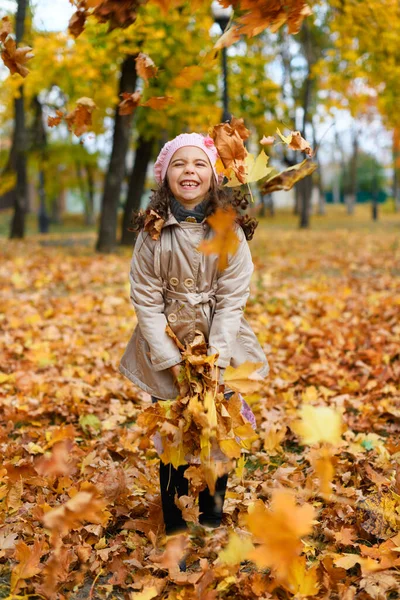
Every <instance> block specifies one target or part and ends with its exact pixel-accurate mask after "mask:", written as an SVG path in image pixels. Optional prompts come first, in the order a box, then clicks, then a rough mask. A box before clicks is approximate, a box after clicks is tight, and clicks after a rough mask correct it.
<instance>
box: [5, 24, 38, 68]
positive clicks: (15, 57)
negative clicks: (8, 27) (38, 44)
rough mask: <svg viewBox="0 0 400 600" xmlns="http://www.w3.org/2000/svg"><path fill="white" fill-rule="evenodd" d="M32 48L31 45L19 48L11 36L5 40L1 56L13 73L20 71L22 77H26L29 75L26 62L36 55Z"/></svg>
mask: <svg viewBox="0 0 400 600" xmlns="http://www.w3.org/2000/svg"><path fill="white" fill-rule="evenodd" d="M3 35H4V34H3ZM31 50H32V48H31V47H30V46H25V47H23V48H17V46H16V44H15V41H14V40H13V39H12V38H11V37H8V38H7V39H5V41H4V42H3V50H2V52H1V58H2V59H3V62H4V64H5V65H6V67H8V68H9V69H10V72H11V74H12V75H13V74H14V73H19V75H21V77H26V76H27V75H28V73H29V69H27V68H26V67H25V66H24V64H25V63H26V62H28V60H30V59H31V58H33V57H34V54H33V53H32V52H31Z"/></svg>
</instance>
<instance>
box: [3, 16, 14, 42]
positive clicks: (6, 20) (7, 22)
mask: <svg viewBox="0 0 400 600" xmlns="http://www.w3.org/2000/svg"><path fill="white" fill-rule="evenodd" d="M11 32H12V25H11V21H10V19H9V18H8V17H3V18H2V19H1V20H0V42H1V43H3V44H4V42H5V40H6V38H7V36H8V34H9V33H11Z"/></svg>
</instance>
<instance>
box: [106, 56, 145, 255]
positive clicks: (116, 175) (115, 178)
mask: <svg viewBox="0 0 400 600" xmlns="http://www.w3.org/2000/svg"><path fill="white" fill-rule="evenodd" d="M136 79H137V76H136V70H135V61H134V57H133V56H127V57H126V58H125V60H124V62H123V63H122V68H121V78H120V83H119V93H120V94H122V92H129V93H133V92H134V91H135V87H136ZM131 124H132V115H124V116H121V115H120V114H119V110H118V106H117V107H116V109H115V120H114V134H113V146H112V151H111V157H110V162H109V165H108V171H107V175H106V178H105V183H104V191H103V197H102V201H101V215H100V231H99V235H98V238H97V244H96V250H97V251H98V252H112V251H113V250H114V249H115V246H116V242H117V225H118V207H119V200H120V194H121V185H122V181H123V178H124V176H125V160H126V154H127V151H128V148H129V140H130V134H131Z"/></svg>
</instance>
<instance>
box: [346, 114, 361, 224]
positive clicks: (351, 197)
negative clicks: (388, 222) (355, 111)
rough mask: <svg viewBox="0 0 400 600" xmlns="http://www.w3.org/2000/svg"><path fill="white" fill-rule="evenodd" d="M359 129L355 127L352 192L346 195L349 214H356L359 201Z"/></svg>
mask: <svg viewBox="0 0 400 600" xmlns="http://www.w3.org/2000/svg"><path fill="white" fill-rule="evenodd" d="M357 166H358V131H357V128H356V127H355V126H354V128H353V154H352V157H351V163H350V193H349V194H348V195H347V196H346V200H347V201H346V204H347V214H348V215H353V214H354V207H355V204H356V201H357Z"/></svg>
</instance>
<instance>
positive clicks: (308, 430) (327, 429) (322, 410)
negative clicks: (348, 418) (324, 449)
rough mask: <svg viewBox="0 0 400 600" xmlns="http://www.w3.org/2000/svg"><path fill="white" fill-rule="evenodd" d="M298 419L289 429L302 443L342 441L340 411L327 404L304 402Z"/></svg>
mask: <svg viewBox="0 0 400 600" xmlns="http://www.w3.org/2000/svg"><path fill="white" fill-rule="evenodd" d="M299 416H300V420H299V421H297V422H296V423H293V424H292V425H291V429H293V431H294V432H295V433H297V434H298V435H299V436H300V437H301V438H302V442H303V444H309V445H311V444H318V443H320V442H329V443H330V444H334V445H340V444H341V443H342V437H341V436H342V419H341V415H340V413H338V412H337V411H336V410H334V409H333V408H330V407H329V406H311V405H310V404H304V405H303V406H302V407H301V409H300V411H299Z"/></svg>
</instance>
